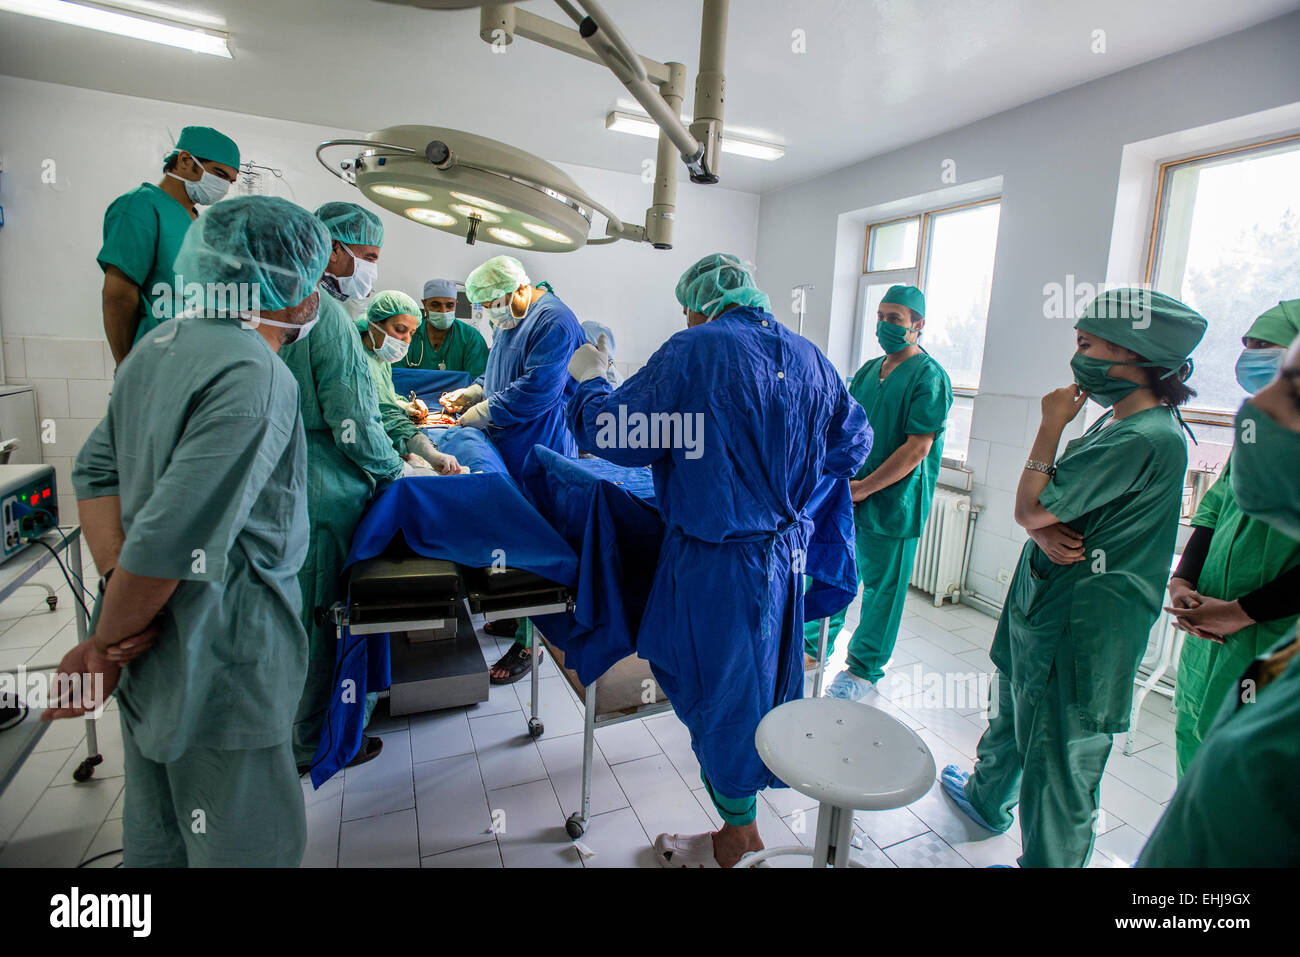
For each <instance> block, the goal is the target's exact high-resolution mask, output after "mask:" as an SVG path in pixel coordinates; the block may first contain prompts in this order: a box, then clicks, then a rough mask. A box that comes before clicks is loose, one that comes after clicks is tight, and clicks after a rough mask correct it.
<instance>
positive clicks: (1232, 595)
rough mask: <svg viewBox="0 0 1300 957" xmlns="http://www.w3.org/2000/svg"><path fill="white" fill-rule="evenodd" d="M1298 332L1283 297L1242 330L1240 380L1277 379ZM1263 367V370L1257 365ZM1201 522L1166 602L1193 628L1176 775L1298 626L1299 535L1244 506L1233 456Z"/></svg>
mask: <svg viewBox="0 0 1300 957" xmlns="http://www.w3.org/2000/svg"><path fill="white" fill-rule="evenodd" d="M1297 332H1300V300H1294V299H1293V300H1291V301H1289V302H1283V303H1279V304H1278V305H1277V306H1275V307H1274V308H1273V309H1270V310H1269V311H1268V312H1266V313H1264V314H1263V315H1262V316H1260V317H1259V318H1258V319H1256V320H1255V322H1254V324H1253V325H1252V326H1251V327H1250V328H1249V329H1248V330H1247V331H1246V334H1245V335H1244V336H1243V337H1242V343H1243V345H1245V347H1246V349H1245V351H1244V352H1243V353H1242V355H1241V358H1240V359H1239V360H1238V362H1237V379H1238V381H1239V382H1240V384H1241V387H1242V388H1243V389H1244V390H1245V391H1247V392H1249V393H1254V392H1257V391H1259V389H1260V387H1261V386H1262V385H1264V384H1266V383H1267V382H1269V381H1271V380H1272V378H1273V376H1274V375H1275V374H1276V371H1277V368H1278V366H1279V365H1280V364H1281V359H1282V356H1284V355H1285V354H1286V349H1287V347H1288V346H1290V345H1291V343H1292V342H1293V341H1294V340H1295V338H1296V334H1297ZM1254 368H1258V369H1259V372H1252V371H1251V370H1252V369H1254ZM1192 525H1193V527H1194V528H1195V531H1194V532H1193V533H1192V537H1191V540H1190V541H1188V543H1187V546H1186V548H1184V550H1183V557H1182V561H1181V562H1180V563H1179V565H1178V569H1177V570H1176V571H1175V572H1174V575H1173V578H1171V579H1170V582H1169V603H1170V606H1171V611H1172V609H1177V611H1172V613H1173V614H1174V615H1175V616H1176V619H1175V620H1176V622H1177V624H1178V626H1179V627H1180V628H1182V629H1183V630H1185V631H1187V632H1188V635H1187V637H1186V639H1185V640H1184V641H1183V651H1182V655H1181V656H1180V657H1179V659H1178V681H1177V683H1176V684H1175V686H1174V705H1175V707H1176V708H1177V709H1178V717H1177V720H1176V722H1175V725H1174V727H1175V750H1176V755H1177V758H1176V763H1177V771H1178V775H1179V777H1182V775H1183V772H1184V771H1186V770H1187V766H1188V765H1189V764H1190V763H1191V760H1192V756H1193V755H1194V754H1195V753H1196V749H1197V748H1198V747H1200V744H1201V740H1202V739H1203V738H1204V737H1205V734H1206V732H1207V731H1209V729H1210V726H1211V724H1212V723H1213V722H1214V719H1215V716H1216V715H1218V713H1219V710H1220V707H1221V705H1222V704H1223V701H1224V699H1225V698H1226V697H1227V696H1228V695H1229V693H1230V692H1231V690H1232V688H1233V686H1234V684H1235V682H1236V681H1237V678H1238V677H1239V676H1240V675H1241V673H1242V672H1243V671H1245V669H1246V667H1247V665H1249V664H1250V663H1251V661H1253V660H1254V659H1255V658H1257V657H1258V656H1260V655H1262V654H1264V652H1266V651H1268V650H1269V649H1270V648H1272V647H1273V646H1274V645H1276V644H1277V643H1278V642H1279V641H1281V640H1282V639H1283V638H1284V637H1286V636H1287V635H1290V634H1291V633H1292V632H1294V631H1295V626H1296V618H1297V616H1298V615H1300V542H1298V541H1296V540H1295V539H1294V538H1291V537H1289V536H1287V535H1285V534H1283V533H1282V532H1281V531H1279V530H1278V529H1276V528H1273V527H1272V526H1271V525H1268V524H1267V523H1265V522H1261V521H1258V520H1257V519H1253V518H1251V517H1250V516H1248V515H1246V514H1244V513H1243V512H1242V511H1241V508H1240V507H1239V506H1238V505H1237V499H1236V496H1234V495H1233V494H1232V461H1231V459H1229V461H1228V464H1227V465H1226V466H1224V469H1223V473H1222V474H1221V475H1220V476H1219V478H1218V480H1217V481H1216V482H1215V483H1214V485H1213V486H1212V487H1211V488H1210V490H1209V491H1208V492H1207V493H1206V494H1205V498H1204V499H1203V500H1202V501H1201V506H1200V508H1199V509H1197V512H1196V515H1195V516H1194V517H1193V518H1192Z"/></svg>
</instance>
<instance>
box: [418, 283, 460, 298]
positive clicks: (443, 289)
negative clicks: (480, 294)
mask: <svg viewBox="0 0 1300 957" xmlns="http://www.w3.org/2000/svg"><path fill="white" fill-rule="evenodd" d="M420 298H421V299H455V298H456V284H455V283H454V282H452V280H450V279H430V280H429V281H428V282H426V283H425V284H424V295H423V296H421V297H420Z"/></svg>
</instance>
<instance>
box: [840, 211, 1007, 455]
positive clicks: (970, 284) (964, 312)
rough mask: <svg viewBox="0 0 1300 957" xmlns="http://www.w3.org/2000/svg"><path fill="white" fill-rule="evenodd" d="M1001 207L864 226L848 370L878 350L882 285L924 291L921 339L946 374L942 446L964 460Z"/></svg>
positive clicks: (921, 215)
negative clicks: (949, 399)
mask: <svg viewBox="0 0 1300 957" xmlns="http://www.w3.org/2000/svg"><path fill="white" fill-rule="evenodd" d="M1001 212H1002V206H1001V202H1000V201H999V200H997V199H990V200H983V201H980V202H977V203H970V204H967V205H963V206H952V207H948V208H944V209H934V210H929V211H927V212H923V213H918V214H917V215H915V216H908V217H905V218H903V219H897V220H891V221H889V222H884V223H873V224H872V225H870V226H868V227H867V249H866V257H865V260H864V262H863V275H862V280H861V282H860V284H859V288H858V305H859V308H860V309H861V312H860V313H859V320H858V341H857V348H856V353H855V355H854V359H855V360H856V361H855V364H854V368H855V369H857V368H860V367H861V366H862V365H863V363H865V362H867V361H868V360H870V359H872V358H874V357H876V356H879V355H881V349H880V346H879V345H878V344H877V343H876V334H875V330H876V309H877V307H879V305H880V300H881V298H882V297H883V296H884V295H885V293H886V291H888V289H889V287H890V286H893V285H895V284H899V283H901V284H907V285H914V286H917V287H918V288H919V289H920V290H921V291H922V292H924V293H925V333H924V335H923V336H922V337H921V344H922V345H923V346H924V347H925V349H926V351H927V352H929V353H930V355H932V356H934V358H935V359H936V360H938V362H939V364H940V365H942V366H943V367H944V370H945V371H946V372H947V373H948V376H949V378H951V379H952V387H953V405H952V411H951V412H950V413H949V416H948V428H947V432H946V434H945V435H944V449H943V451H944V457H945V458H948V459H954V460H957V461H965V459H966V449H967V446H968V444H969V442H970V423H971V413H972V411H973V410H974V399H975V395H976V393H977V392H978V391H979V385H980V366H981V363H982V360H983V356H984V330H985V326H986V325H987V322H988V312H989V294H990V291H991V290H992V287H993V258H994V254H995V252H996V250H997V241H998V219H999V216H1000V215H1001Z"/></svg>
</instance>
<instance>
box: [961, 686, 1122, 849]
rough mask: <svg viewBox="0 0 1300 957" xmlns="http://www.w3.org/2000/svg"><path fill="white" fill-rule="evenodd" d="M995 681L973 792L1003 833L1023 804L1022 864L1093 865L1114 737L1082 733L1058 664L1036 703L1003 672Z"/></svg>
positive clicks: (970, 783) (971, 785) (972, 799)
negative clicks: (993, 707) (993, 708)
mask: <svg viewBox="0 0 1300 957" xmlns="http://www.w3.org/2000/svg"><path fill="white" fill-rule="evenodd" d="M996 682H997V692H998V711H997V714H996V715H992V716H990V719H989V727H988V730H987V731H985V732H984V736H983V737H981V738H980V743H979V748H978V750H977V751H976V754H977V756H978V758H977V761H976V764H975V772H974V773H973V774H972V775H971V776H970V780H968V781H967V782H966V797H967V799H968V800H969V801H970V803H971V804H972V806H974V808H975V810H976V811H978V812H979V814H980V816H981V817H983V818H984V820H985V821H987V822H988V823H989V824H992V825H993V826H994V827H996V828H998V829H999V830H1006V829H1007V828H1009V827H1010V826H1011V822H1012V818H1011V809H1012V808H1013V807H1015V806H1016V803H1017V802H1019V804H1020V833H1021V838H1022V841H1023V846H1024V853H1023V854H1022V855H1021V857H1020V866H1021V867H1086V866H1087V864H1088V859H1089V858H1090V857H1091V856H1092V846H1093V842H1094V840H1095V838H1096V834H1095V827H1094V824H1095V821H1096V818H1097V813H1098V809H1099V808H1100V803H1099V802H1100V796H1101V776H1102V772H1103V771H1105V769H1106V759H1107V758H1108V757H1109V756H1110V746H1111V736H1110V735H1109V734H1099V733H1097V732H1092V731H1085V730H1083V728H1082V727H1081V726H1080V724H1079V708H1078V704H1077V702H1076V701H1075V700H1074V695H1073V694H1072V693H1070V691H1071V689H1068V688H1066V687H1065V683H1064V682H1062V681H1061V677H1060V669H1059V668H1058V667H1057V665H1056V664H1053V665H1052V670H1051V673H1050V674H1049V675H1048V678H1047V686H1046V687H1045V688H1044V690H1043V695H1042V698H1041V699H1039V701H1038V702H1037V704H1036V705H1030V704H1028V703H1026V702H1025V701H1023V700H1018V699H1017V698H1016V696H1015V695H1014V694H1013V693H1012V690H1011V682H1010V681H1009V680H1008V679H1007V677H1006V675H1004V674H1003V673H1002V672H1001V671H999V672H998V673H997V676H996Z"/></svg>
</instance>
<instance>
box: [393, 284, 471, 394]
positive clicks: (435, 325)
mask: <svg viewBox="0 0 1300 957" xmlns="http://www.w3.org/2000/svg"><path fill="white" fill-rule="evenodd" d="M422 306H423V312H424V319H423V321H422V322H421V323H420V328H419V330H418V331H417V332H416V333H415V334H414V335H413V336H412V337H411V347H410V348H409V349H408V350H407V351H406V355H405V356H403V357H402V360H401V361H402V365H403V366H405V367H406V368H408V369H435V370H441V371H445V372H468V373H469V374H470V375H471V376H473V377H474V378H475V379H477V378H478V377H479V376H481V375H483V373H484V372H485V371H486V369H487V358H488V347H487V342H485V341H484V339H483V334H482V333H481V332H479V331H478V330H477V329H475V328H474V327H473V326H471V325H470V324H469V323H468V322H463V321H462V320H460V319H457V318H456V284H455V283H454V282H452V281H451V280H450V279H430V280H429V281H428V282H426V283H425V284H424V296H423V300H422Z"/></svg>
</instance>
